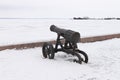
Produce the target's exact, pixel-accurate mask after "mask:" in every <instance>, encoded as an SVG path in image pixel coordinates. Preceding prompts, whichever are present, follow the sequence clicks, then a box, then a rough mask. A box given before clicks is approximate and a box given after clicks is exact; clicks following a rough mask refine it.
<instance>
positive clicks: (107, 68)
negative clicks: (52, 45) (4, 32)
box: [0, 38, 120, 80]
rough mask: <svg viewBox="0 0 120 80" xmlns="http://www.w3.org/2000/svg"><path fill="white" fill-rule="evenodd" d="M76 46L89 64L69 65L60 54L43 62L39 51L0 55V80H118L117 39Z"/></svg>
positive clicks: (18, 51) (65, 58)
mask: <svg viewBox="0 0 120 80" xmlns="http://www.w3.org/2000/svg"><path fill="white" fill-rule="evenodd" d="M78 46H79V49H81V50H83V51H85V52H86V53H87V54H88V56H89V62H88V64H85V63H83V64H77V63H74V62H70V61H69V60H67V57H68V56H67V55H66V54H65V53H63V52H59V53H58V54H56V55H55V59H53V60H50V59H44V58H43V56H42V50H41V48H33V49H25V50H14V49H13V50H4V51H0V80H119V79H120V69H119V68H120V54H119V53H120V39H117V38H116V39H112V40H107V41H101V42H95V43H84V44H83V43H79V44H78Z"/></svg>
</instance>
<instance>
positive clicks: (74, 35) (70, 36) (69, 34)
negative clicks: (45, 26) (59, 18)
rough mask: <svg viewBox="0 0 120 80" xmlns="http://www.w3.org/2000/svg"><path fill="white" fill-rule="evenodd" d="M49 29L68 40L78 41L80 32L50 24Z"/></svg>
mask: <svg viewBox="0 0 120 80" xmlns="http://www.w3.org/2000/svg"><path fill="white" fill-rule="evenodd" d="M50 30H51V31H53V32H56V33H57V34H58V35H60V36H62V37H64V38H65V40H66V41H70V42H72V43H77V42H79V41H80V33H79V32H75V31H72V30H66V29H61V28H58V27H56V26H55V25H51V26H50Z"/></svg>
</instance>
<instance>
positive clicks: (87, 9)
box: [0, 0, 120, 18]
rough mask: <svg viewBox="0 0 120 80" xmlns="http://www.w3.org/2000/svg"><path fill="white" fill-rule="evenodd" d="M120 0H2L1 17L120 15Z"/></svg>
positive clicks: (0, 3)
mask: <svg viewBox="0 0 120 80" xmlns="http://www.w3.org/2000/svg"><path fill="white" fill-rule="evenodd" d="M119 8H120V0H0V17H22V18H25V17H26V18H28V17H30V18H32V17H35V18H72V17H78V16H80V17H81V16H82V17H84V16H89V17H120V9H119Z"/></svg>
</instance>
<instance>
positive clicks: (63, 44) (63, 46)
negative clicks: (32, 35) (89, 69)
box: [42, 25, 88, 64]
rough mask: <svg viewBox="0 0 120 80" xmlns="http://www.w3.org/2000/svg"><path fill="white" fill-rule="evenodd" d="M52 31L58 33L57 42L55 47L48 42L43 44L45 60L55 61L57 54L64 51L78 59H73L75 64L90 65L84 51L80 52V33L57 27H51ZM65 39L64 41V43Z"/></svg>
mask: <svg viewBox="0 0 120 80" xmlns="http://www.w3.org/2000/svg"><path fill="white" fill-rule="evenodd" d="M50 30H51V31H53V32H56V33H57V40H56V43H55V47H53V45H52V44H51V43H48V42H45V43H44V44H43V47H42V53H43V57H44V58H49V59H54V56H55V53H57V52H59V51H63V52H65V53H67V54H71V55H73V56H74V57H76V58H75V59H73V62H77V63H80V64H81V63H82V62H85V63H88V55H87V54H86V53H85V52H84V51H82V50H79V49H78V47H77V43H78V42H80V34H79V32H75V31H72V30H66V29H61V28H58V27H56V26H55V25H51V26H50ZM61 37H62V38H61ZM63 39H64V41H62V40H63ZM58 46H60V47H58Z"/></svg>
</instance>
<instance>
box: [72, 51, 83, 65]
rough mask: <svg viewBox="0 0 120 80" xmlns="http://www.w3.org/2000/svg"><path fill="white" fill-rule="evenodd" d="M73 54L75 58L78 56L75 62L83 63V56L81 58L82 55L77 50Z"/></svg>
mask: <svg viewBox="0 0 120 80" xmlns="http://www.w3.org/2000/svg"><path fill="white" fill-rule="evenodd" d="M73 56H74V58H75V57H76V58H75V59H74V60H73V61H74V62H76V63H80V64H82V58H81V56H80V55H79V54H78V53H76V52H75V53H74V55H73Z"/></svg>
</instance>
